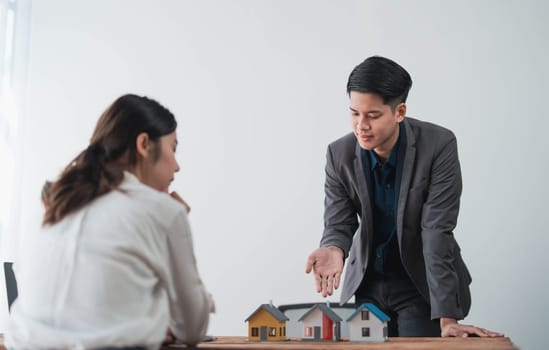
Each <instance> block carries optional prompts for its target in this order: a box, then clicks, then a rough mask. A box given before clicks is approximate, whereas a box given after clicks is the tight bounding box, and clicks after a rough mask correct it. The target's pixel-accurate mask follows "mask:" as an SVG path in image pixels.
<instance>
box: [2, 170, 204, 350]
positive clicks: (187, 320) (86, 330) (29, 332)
mask: <svg viewBox="0 0 549 350" xmlns="http://www.w3.org/2000/svg"><path fill="white" fill-rule="evenodd" d="M14 266H15V272H16V277H17V283H18V290H19V296H18V298H17V299H16V301H15V302H14V304H13V306H12V309H11V314H10V320H9V324H8V330H7V332H6V334H5V343H6V346H7V347H8V348H14V349H75V350H76V349H78V350H79V349H94V348H101V347H124V346H139V345H141V346H146V347H148V348H149V349H157V348H158V347H159V345H160V344H161V342H162V341H163V339H164V336H165V334H166V330H167V329H168V326H169V327H170V329H171V331H172V332H173V334H174V335H175V337H176V338H177V339H178V341H181V342H183V343H188V344H194V343H197V342H199V341H200V339H201V338H202V337H203V336H204V335H205V333H206V329H207V326H208V319H209V313H210V312H213V311H214V303H213V300H212V298H211V296H210V294H209V293H207V291H206V289H205V288H204V285H203V284H202V281H201V280H200V276H199V275H198V271H197V267H196V261H195V257H194V252H193V242H192V237H191V230H190V227H189V223H188V221H187V214H186V211H185V209H184V207H183V205H181V204H180V203H178V202H177V201H176V200H174V199H173V198H171V197H170V196H169V195H168V194H166V193H162V192H158V191H156V190H154V189H152V188H150V187H148V186H146V185H144V184H142V183H141V182H140V181H139V180H138V179H137V178H136V177H135V176H134V175H133V174H130V173H127V172H126V173H125V177H124V181H123V182H122V184H121V186H120V191H119V190H117V191H111V192H110V193H108V194H105V195H103V196H101V197H99V198H97V199H95V200H94V201H92V202H91V203H90V204H88V205H87V206H85V207H84V208H83V209H81V210H79V211H78V212H76V213H74V214H71V215H69V216H67V217H65V218H64V219H63V220H62V221H60V222H59V223H57V224H55V225H52V226H45V227H43V228H42V229H41V230H39V231H38V232H36V234H34V235H33V236H32V239H30V240H29V242H27V243H26V245H25V247H24V248H23V249H21V254H20V257H19V259H18V260H17V261H16V264H15V265H14Z"/></svg>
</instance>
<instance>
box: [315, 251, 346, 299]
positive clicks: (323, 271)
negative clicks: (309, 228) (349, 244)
mask: <svg viewBox="0 0 549 350" xmlns="http://www.w3.org/2000/svg"><path fill="white" fill-rule="evenodd" d="M343 256H344V255H343V250H341V249H340V248H338V247H322V248H318V249H316V250H315V251H314V252H312V253H311V255H309V258H307V266H306V267H305V272H306V273H310V272H311V271H313V270H314V275H315V283H316V291H317V292H318V293H322V296H323V297H326V296H328V295H332V294H333V293H334V290H335V289H337V288H338V287H339V280H340V278H341V273H342V272H343Z"/></svg>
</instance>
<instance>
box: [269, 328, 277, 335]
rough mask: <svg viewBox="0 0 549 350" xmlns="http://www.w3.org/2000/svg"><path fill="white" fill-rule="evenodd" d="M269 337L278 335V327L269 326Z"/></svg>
mask: <svg viewBox="0 0 549 350" xmlns="http://www.w3.org/2000/svg"><path fill="white" fill-rule="evenodd" d="M269 337H276V328H275V327H269Z"/></svg>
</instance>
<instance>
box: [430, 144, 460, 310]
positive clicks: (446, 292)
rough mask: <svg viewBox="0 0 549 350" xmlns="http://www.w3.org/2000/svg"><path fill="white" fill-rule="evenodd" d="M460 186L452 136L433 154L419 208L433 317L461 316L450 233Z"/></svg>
mask: <svg viewBox="0 0 549 350" xmlns="http://www.w3.org/2000/svg"><path fill="white" fill-rule="evenodd" d="M461 188H462V183H461V170H460V165H459V160H458V153H457V142H456V139H455V136H453V135H452V138H451V139H450V140H449V141H448V140H447V142H446V143H445V144H442V145H441V147H440V150H439V152H437V153H436V154H435V155H434V159H433V162H432V167H431V181H430V184H429V186H428V190H427V196H426V200H425V203H424V205H423V209H422V220H421V238H422V242H423V255H424V259H425V268H426V274H427V284H428V286H429V298H430V303H431V318H432V319H436V318H440V317H450V318H455V319H462V318H463V317H464V315H463V311H462V308H461V307H460V300H459V290H460V285H459V284H460V279H459V276H458V271H457V270H456V266H457V262H456V261H454V260H455V259H460V254H459V246H458V245H457V242H456V241H455V238H454V234H453V231H454V229H455V227H456V223H457V217H458V212H459V202H460V196H461ZM461 283H463V281H462V282H461Z"/></svg>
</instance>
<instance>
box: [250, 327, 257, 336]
mask: <svg viewBox="0 0 549 350" xmlns="http://www.w3.org/2000/svg"><path fill="white" fill-rule="evenodd" d="M252 337H259V329H258V328H257V327H252Z"/></svg>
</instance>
